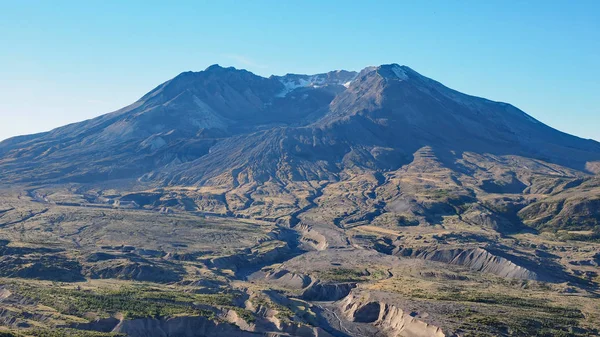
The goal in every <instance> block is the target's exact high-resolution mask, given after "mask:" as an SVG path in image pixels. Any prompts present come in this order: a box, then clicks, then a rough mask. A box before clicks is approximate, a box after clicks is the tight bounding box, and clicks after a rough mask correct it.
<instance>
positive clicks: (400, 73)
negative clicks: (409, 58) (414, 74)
mask: <svg viewBox="0 0 600 337" xmlns="http://www.w3.org/2000/svg"><path fill="white" fill-rule="evenodd" d="M392 71H393V72H394V74H395V75H396V77H398V79H399V80H401V81H406V80H407V79H408V75H407V74H406V71H404V69H402V68H401V67H400V66H399V65H397V64H395V65H394V66H393V67H392Z"/></svg>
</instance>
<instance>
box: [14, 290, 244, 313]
mask: <svg viewBox="0 0 600 337" xmlns="http://www.w3.org/2000/svg"><path fill="white" fill-rule="evenodd" d="M13 287H14V290H15V292H17V293H18V294H20V295H22V296H25V297H27V298H30V299H32V300H34V301H36V302H38V303H40V304H43V305H45V306H48V307H52V308H54V309H56V310H57V311H58V312H60V313H62V314H66V315H73V316H78V317H83V316H84V315H85V314H86V313H90V312H94V313H97V314H98V315H100V316H102V317H108V316H110V315H112V314H116V313H122V314H123V315H124V316H125V317H126V318H128V319H133V318H144V317H171V316H175V315H182V314H185V315H190V316H192V315H193V316H203V317H208V318H210V319H214V318H215V312H214V311H212V310H208V309H205V308H199V305H208V306H224V307H233V306H234V304H233V302H234V298H235V296H236V295H235V294H230V293H224V294H193V293H184V292H177V291H170V290H161V289H157V288H152V287H147V286H130V287H122V288H121V289H118V290H97V291H91V290H78V289H68V288H61V287H57V286H52V287H35V286H31V285H13Z"/></svg>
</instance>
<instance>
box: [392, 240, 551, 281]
mask: <svg viewBox="0 0 600 337" xmlns="http://www.w3.org/2000/svg"><path fill="white" fill-rule="evenodd" d="M392 254H393V255H396V256H403V257H412V258H420V259H424V260H429V261H437V262H443V263H448V264H452V265H458V266H464V267H467V268H469V269H472V270H475V271H480V272H486V273H491V274H494V275H497V276H500V277H506V278H514V279H521V280H534V281H547V280H549V279H550V277H549V276H547V275H540V274H539V273H537V272H535V271H533V270H530V269H528V268H526V267H523V266H520V265H518V264H517V263H515V262H513V261H511V260H509V259H507V258H504V257H502V256H498V255H495V254H493V253H492V252H490V251H488V250H487V249H485V248H480V247H475V248H455V249H437V248H435V247H433V248H422V249H419V248H415V249H413V248H396V249H394V250H393V252H392Z"/></svg>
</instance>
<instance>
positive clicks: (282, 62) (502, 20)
mask: <svg viewBox="0 0 600 337" xmlns="http://www.w3.org/2000/svg"><path fill="white" fill-rule="evenodd" d="M174 3H175V4H172V3H171V4H169V3H167V2H166V1H132V0H130V1H96V0H90V1H28V0H22V1H8V0H0V44H1V49H0V50H1V52H0V118H1V121H2V122H1V123H0V139H4V138H7V137H10V136H14V135H19V134H28V133H35V132H41V131H47V130H49V129H52V128H54V127H57V126H60V125H64V124H66V123H70V122H76V121H80V120H83V119H87V118H91V117H94V116H98V115H100V114H103V113H107V112H110V111H113V110H116V109H118V108H120V107H123V106H125V105H127V104H130V103H132V102H134V101H135V100H137V99H138V98H139V97H141V96H142V95H143V94H145V93H146V92H147V91H149V90H151V89H152V88H154V87H155V86H157V85H158V84H159V83H161V82H164V81H166V80H168V79H170V78H172V77H174V76H175V75H177V74H178V73H181V72H183V71H188V70H194V71H198V70H203V69H204V68H206V67H207V66H209V65H211V64H214V63H219V64H221V65H224V66H229V65H232V66H235V67H238V68H245V69H248V70H250V71H252V72H254V73H256V74H260V75H264V76H268V75H271V74H278V75H281V74H285V73H288V72H293V73H318V72H325V71H329V70H335V69H347V70H360V69H362V68H364V67H366V66H369V65H378V64H383V63H399V64H404V65H407V66H409V67H411V68H413V69H415V70H416V71H418V72H420V73H421V74H423V75H425V76H428V77H431V78H433V79H436V80H438V81H440V82H442V83H443V84H445V85H447V86H449V87H451V88H454V89H457V90H459V91H462V92H464V93H467V94H471V95H476V96H482V97H485V98H488V99H492V100H497V101H504V102H508V103H511V104H513V105H515V106H517V107H519V108H520V109H522V110H524V111H525V112H527V113H529V114H530V115H532V116H534V117H535V118H537V119H539V120H541V121H542V122H544V123H546V124H548V125H550V126H552V127H555V128H557V129H559V130H562V131H565V132H568V133H572V134H575V135H578V136H580V137H584V138H593V139H596V140H600V1H595V0H594V1H586V0H579V1H572V2H569V1H528V2H523V1H513V2H507V1H449V0H446V1H422V2H419V1H373V2H366V1H365V2H361V3H358V2H355V1H260V0H257V1H226V0H222V1H210V2H208V1H188V2H186V1H174Z"/></svg>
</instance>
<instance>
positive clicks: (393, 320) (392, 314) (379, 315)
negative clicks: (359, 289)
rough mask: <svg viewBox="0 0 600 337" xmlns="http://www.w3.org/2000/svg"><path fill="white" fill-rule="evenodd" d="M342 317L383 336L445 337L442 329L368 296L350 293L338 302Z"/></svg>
mask: <svg viewBox="0 0 600 337" xmlns="http://www.w3.org/2000/svg"><path fill="white" fill-rule="evenodd" d="M339 308H340V311H341V312H342V314H343V315H344V317H346V318H347V319H348V320H350V321H352V322H359V323H370V324H373V325H375V326H377V327H378V328H379V329H380V331H381V332H382V333H383V334H384V335H385V336H390V337H392V336H403V337H446V336H449V335H446V334H445V333H444V332H443V331H442V329H440V328H439V327H437V326H434V325H431V324H429V323H426V322H424V321H422V320H419V319H417V318H415V317H413V316H411V314H410V313H409V312H407V311H405V310H404V309H402V308H400V307H397V306H395V305H392V304H388V303H386V302H383V301H380V300H378V299H375V298H371V297H370V296H369V294H354V293H351V294H350V295H348V296H347V297H346V298H344V299H343V300H342V301H340V302H339Z"/></svg>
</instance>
